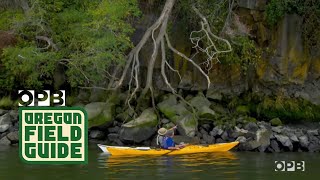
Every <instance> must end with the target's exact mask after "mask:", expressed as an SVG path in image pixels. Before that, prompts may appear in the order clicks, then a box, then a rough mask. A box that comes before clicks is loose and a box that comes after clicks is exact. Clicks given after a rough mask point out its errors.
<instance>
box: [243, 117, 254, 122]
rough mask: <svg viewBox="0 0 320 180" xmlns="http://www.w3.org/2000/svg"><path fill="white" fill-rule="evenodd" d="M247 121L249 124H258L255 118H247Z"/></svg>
mask: <svg viewBox="0 0 320 180" xmlns="http://www.w3.org/2000/svg"><path fill="white" fill-rule="evenodd" d="M245 121H246V122H247V123H249V122H253V123H256V122H257V119H256V118H254V117H246V118H245Z"/></svg>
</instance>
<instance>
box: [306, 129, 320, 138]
mask: <svg viewBox="0 0 320 180" xmlns="http://www.w3.org/2000/svg"><path fill="white" fill-rule="evenodd" d="M307 134H308V136H309V137H310V136H318V135H319V132H318V129H313V130H308V131H307Z"/></svg>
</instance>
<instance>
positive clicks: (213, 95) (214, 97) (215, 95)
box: [206, 89, 222, 101]
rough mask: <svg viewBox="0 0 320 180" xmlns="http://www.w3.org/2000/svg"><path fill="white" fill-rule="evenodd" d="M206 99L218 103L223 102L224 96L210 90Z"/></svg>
mask: <svg viewBox="0 0 320 180" xmlns="http://www.w3.org/2000/svg"><path fill="white" fill-rule="evenodd" d="M206 97H207V98H208V99H210V100H218V101H221V100H222V94H221V93H220V92H217V91H215V90H213V89H209V90H208V91H207V94H206Z"/></svg>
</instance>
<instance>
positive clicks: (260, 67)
mask: <svg viewBox="0 0 320 180" xmlns="http://www.w3.org/2000/svg"><path fill="white" fill-rule="evenodd" d="M267 67H268V64H267V61H265V60H261V61H259V62H258V63H257V68H256V73H257V75H258V77H259V79H262V78H263V77H264V74H265V73H266V70H267Z"/></svg>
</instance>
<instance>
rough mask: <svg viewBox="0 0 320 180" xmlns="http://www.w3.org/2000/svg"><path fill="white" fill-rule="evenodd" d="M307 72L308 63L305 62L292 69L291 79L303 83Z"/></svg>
mask: <svg viewBox="0 0 320 180" xmlns="http://www.w3.org/2000/svg"><path fill="white" fill-rule="evenodd" d="M308 70H309V63H308V62H305V63H303V64H302V65H300V66H297V67H296V68H295V69H294V71H293V74H292V78H294V79H297V80H300V81H302V82H303V81H304V80H305V79H306V78H307V75H308Z"/></svg>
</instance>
